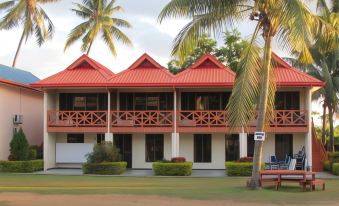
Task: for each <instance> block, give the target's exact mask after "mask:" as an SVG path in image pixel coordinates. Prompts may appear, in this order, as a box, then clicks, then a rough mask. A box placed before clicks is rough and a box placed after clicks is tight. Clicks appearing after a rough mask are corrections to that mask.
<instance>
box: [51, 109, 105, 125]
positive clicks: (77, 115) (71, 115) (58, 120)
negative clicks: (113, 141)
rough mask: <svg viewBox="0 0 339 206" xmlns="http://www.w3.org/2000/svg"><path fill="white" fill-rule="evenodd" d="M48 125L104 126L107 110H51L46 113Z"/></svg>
mask: <svg viewBox="0 0 339 206" xmlns="http://www.w3.org/2000/svg"><path fill="white" fill-rule="evenodd" d="M47 125H48V126H49V127H106V126H107V111H53V110H50V111H48V113H47Z"/></svg>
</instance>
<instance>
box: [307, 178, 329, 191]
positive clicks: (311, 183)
mask: <svg viewBox="0 0 339 206" xmlns="http://www.w3.org/2000/svg"><path fill="white" fill-rule="evenodd" d="M325 184H326V183H325V180H310V181H306V182H305V183H304V188H306V185H309V186H310V191H313V190H315V186H316V185H322V186H323V190H325Z"/></svg>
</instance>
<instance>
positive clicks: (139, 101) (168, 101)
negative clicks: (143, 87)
mask: <svg viewBox="0 0 339 206" xmlns="http://www.w3.org/2000/svg"><path fill="white" fill-rule="evenodd" d="M120 109H121V110H125V111H126V110H172V109H173V93H169V92H166V93H120Z"/></svg>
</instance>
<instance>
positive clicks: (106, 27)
mask: <svg viewBox="0 0 339 206" xmlns="http://www.w3.org/2000/svg"><path fill="white" fill-rule="evenodd" d="M74 4H75V6H76V7H77V8H76V9H72V11H74V12H75V14H76V15H77V16H79V17H81V18H83V19H85V20H86V21H85V22H83V23H81V24H79V25H78V26H76V27H75V28H73V30H72V31H71V33H70V34H69V35H68V39H67V42H66V45H65V49H64V50H66V49H67V48H68V47H69V46H71V45H72V44H73V43H74V42H75V41H77V40H78V39H80V38H82V46H81V51H82V52H87V55H88V54H89V52H90V51H91V48H92V45H93V42H94V40H95V38H96V37H97V36H98V34H99V33H101V37H102V39H103V40H104V42H105V43H106V45H107V46H108V48H109V49H110V51H111V53H112V55H113V56H116V55H117V51H116V47H115V43H114V40H113V39H117V40H119V41H121V42H122V43H124V44H126V45H128V46H132V42H131V40H130V39H129V38H128V37H127V36H126V35H125V34H124V33H123V32H122V31H121V30H120V29H119V28H118V27H125V28H131V24H130V23H128V22H127V21H125V20H123V19H119V18H113V17H112V15H113V14H115V13H117V12H122V11H123V8H122V7H120V6H114V4H115V0H111V1H110V2H109V3H108V2H107V0H83V4H78V3H74Z"/></svg>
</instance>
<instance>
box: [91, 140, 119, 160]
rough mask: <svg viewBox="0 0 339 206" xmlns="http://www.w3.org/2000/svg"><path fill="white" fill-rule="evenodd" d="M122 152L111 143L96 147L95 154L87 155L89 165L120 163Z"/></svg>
mask: <svg viewBox="0 0 339 206" xmlns="http://www.w3.org/2000/svg"><path fill="white" fill-rule="evenodd" d="M120 160H121V155H120V150H119V149H118V148H117V147H116V146H115V145H114V144H112V143H111V142H105V143H101V144H96V145H94V148H93V152H91V153H89V154H87V163H101V162H119V161H120Z"/></svg>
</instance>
